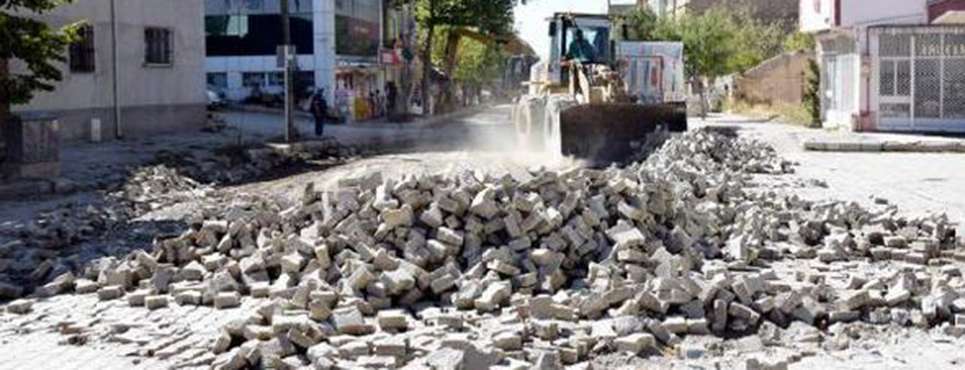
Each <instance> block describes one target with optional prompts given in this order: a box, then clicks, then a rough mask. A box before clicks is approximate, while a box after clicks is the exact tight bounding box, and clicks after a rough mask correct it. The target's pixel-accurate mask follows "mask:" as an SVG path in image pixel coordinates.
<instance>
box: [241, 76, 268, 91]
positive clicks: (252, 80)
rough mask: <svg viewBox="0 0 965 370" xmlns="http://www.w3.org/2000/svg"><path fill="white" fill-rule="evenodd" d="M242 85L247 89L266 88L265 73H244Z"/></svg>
mask: <svg viewBox="0 0 965 370" xmlns="http://www.w3.org/2000/svg"><path fill="white" fill-rule="evenodd" d="M241 85H242V86H244V87H247V88H256V87H257V88H261V87H264V86H265V74H264V73H263V72H244V73H242V74H241Z"/></svg>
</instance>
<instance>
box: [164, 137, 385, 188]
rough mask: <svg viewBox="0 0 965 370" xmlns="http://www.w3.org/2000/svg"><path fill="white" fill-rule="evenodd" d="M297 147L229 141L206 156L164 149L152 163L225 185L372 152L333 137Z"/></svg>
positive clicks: (336, 161) (344, 159)
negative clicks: (249, 144)
mask: <svg viewBox="0 0 965 370" xmlns="http://www.w3.org/2000/svg"><path fill="white" fill-rule="evenodd" d="M295 147H297V148H298V149H297V150H279V149H275V148H271V147H266V146H263V145H259V146H246V145H228V146H225V147H222V148H218V149H217V150H215V151H214V153H213V155H210V156H204V157H203V158H197V157H195V156H194V155H192V154H191V153H190V152H171V151H162V152H159V153H157V154H156V155H155V158H154V159H153V160H152V161H151V162H150V163H151V164H154V165H166V166H168V167H171V168H176V169H177V170H178V171H179V172H180V173H182V174H184V175H185V176H187V177H189V178H191V179H194V180H195V181H198V182H200V183H205V184H221V185H226V184H238V183H243V182H250V181H255V180H260V179H264V178H266V177H270V176H272V175H274V174H275V172H277V171H279V170H284V171H290V170H291V169H293V168H300V167H302V166H304V165H305V164H306V162H309V161H329V162H335V163H338V162H345V161H350V160H351V159H353V158H355V157H357V156H360V155H371V154H372V153H373V151H372V149H371V148H366V147H361V146H354V145H345V144H342V143H340V142H339V141H338V140H336V139H334V138H331V137H325V138H322V139H318V140H315V141H310V142H306V143H299V144H296V145H295Z"/></svg>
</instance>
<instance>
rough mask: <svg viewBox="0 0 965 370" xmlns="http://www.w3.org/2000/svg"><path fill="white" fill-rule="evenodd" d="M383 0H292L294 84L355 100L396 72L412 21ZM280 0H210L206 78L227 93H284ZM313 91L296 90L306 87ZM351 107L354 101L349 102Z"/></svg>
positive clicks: (345, 101)
mask: <svg viewBox="0 0 965 370" xmlns="http://www.w3.org/2000/svg"><path fill="white" fill-rule="evenodd" d="M385 3H386V1H384V0H289V7H290V9H289V13H290V15H291V16H290V28H291V37H292V43H293V44H294V45H295V49H296V53H297V54H298V55H297V58H296V60H297V69H298V71H299V72H297V74H296V87H298V88H299V89H303V90H315V89H324V90H325V92H326V95H327V96H328V99H329V101H330V102H333V103H334V104H335V105H339V104H341V105H342V106H343V108H345V107H346V106H347V107H348V108H351V107H352V106H353V104H352V103H351V100H352V99H353V97H356V96H367V95H368V94H369V93H372V92H375V91H379V90H382V89H383V88H384V84H385V82H386V81H391V80H394V79H396V78H399V76H398V75H399V73H400V72H399V68H398V66H399V65H400V64H401V62H402V59H403V58H402V55H401V54H402V53H400V52H399V50H401V49H402V48H403V45H404V43H405V42H408V41H409V40H406V39H404V38H403V37H402V35H408V34H414V25H413V24H412V22H410V21H408V19H407V18H405V17H404V16H403V13H402V12H399V11H396V10H395V9H390V8H389V7H387V6H385ZM280 13H281V7H280V1H279V0H205V31H206V34H207V63H206V69H207V82H208V85H209V86H210V88H211V89H213V90H216V91H219V92H222V93H224V94H225V95H226V97H227V98H228V99H229V100H234V101H241V100H244V99H246V98H247V97H249V96H251V95H252V94H253V93H257V92H261V93H269V94H280V93H281V92H282V90H283V85H284V77H283V68H282V67H281V66H280V65H279V62H278V60H279V58H278V57H277V54H278V53H277V46H278V45H280V44H282V43H283V42H282V26H281V22H282V20H281V14H280ZM307 92H309V91H297V92H296V93H297V94H299V95H303V96H304V95H305V94H306V93H307ZM349 110H351V109H349Z"/></svg>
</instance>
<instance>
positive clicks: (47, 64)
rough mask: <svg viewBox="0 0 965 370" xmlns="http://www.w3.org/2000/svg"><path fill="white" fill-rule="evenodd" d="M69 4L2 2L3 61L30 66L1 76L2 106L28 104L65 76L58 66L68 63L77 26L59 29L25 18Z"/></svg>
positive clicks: (36, 0)
mask: <svg viewBox="0 0 965 370" xmlns="http://www.w3.org/2000/svg"><path fill="white" fill-rule="evenodd" d="M69 2H70V0H0V60H6V61H10V60H18V61H20V62H22V63H23V64H24V65H25V66H26V73H17V74H13V73H8V71H2V72H4V73H0V89H2V91H0V105H3V106H9V105H10V104H24V103H27V102H29V101H30V99H32V98H33V96H34V93H35V92H37V91H50V90H52V89H53V83H54V82H56V81H59V80H60V79H61V78H62V77H63V76H62V74H61V72H60V69H59V68H58V67H57V66H56V65H55V63H56V62H64V61H65V57H64V51H65V49H66V47H67V45H68V44H69V43H70V42H71V40H73V38H74V34H75V32H74V31H75V30H76V27H77V25H69V26H67V27H64V28H63V29H60V30H56V29H52V28H51V27H50V26H48V25H47V24H46V23H43V22H40V21H37V20H34V19H30V18H27V17H24V16H23V15H24V14H31V13H32V14H34V15H39V14H43V13H46V12H49V11H51V10H53V9H54V8H56V7H57V6H60V5H63V4H65V3H69ZM15 14H16V15H15Z"/></svg>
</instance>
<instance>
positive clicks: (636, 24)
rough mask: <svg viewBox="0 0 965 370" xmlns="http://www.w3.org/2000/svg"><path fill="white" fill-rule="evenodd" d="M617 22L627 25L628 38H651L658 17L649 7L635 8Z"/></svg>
mask: <svg viewBox="0 0 965 370" xmlns="http://www.w3.org/2000/svg"><path fill="white" fill-rule="evenodd" d="M619 22H620V23H622V24H624V25H626V26H627V31H628V32H627V33H628V35H627V36H628V39H629V40H652V39H653V36H654V33H655V32H656V30H657V23H658V22H660V19H659V18H658V17H657V15H656V14H654V13H653V11H651V10H650V8H646V7H644V8H637V9H635V10H634V11H632V12H631V13H630V14H627V15H625V16H623V17H621V19H619Z"/></svg>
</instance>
